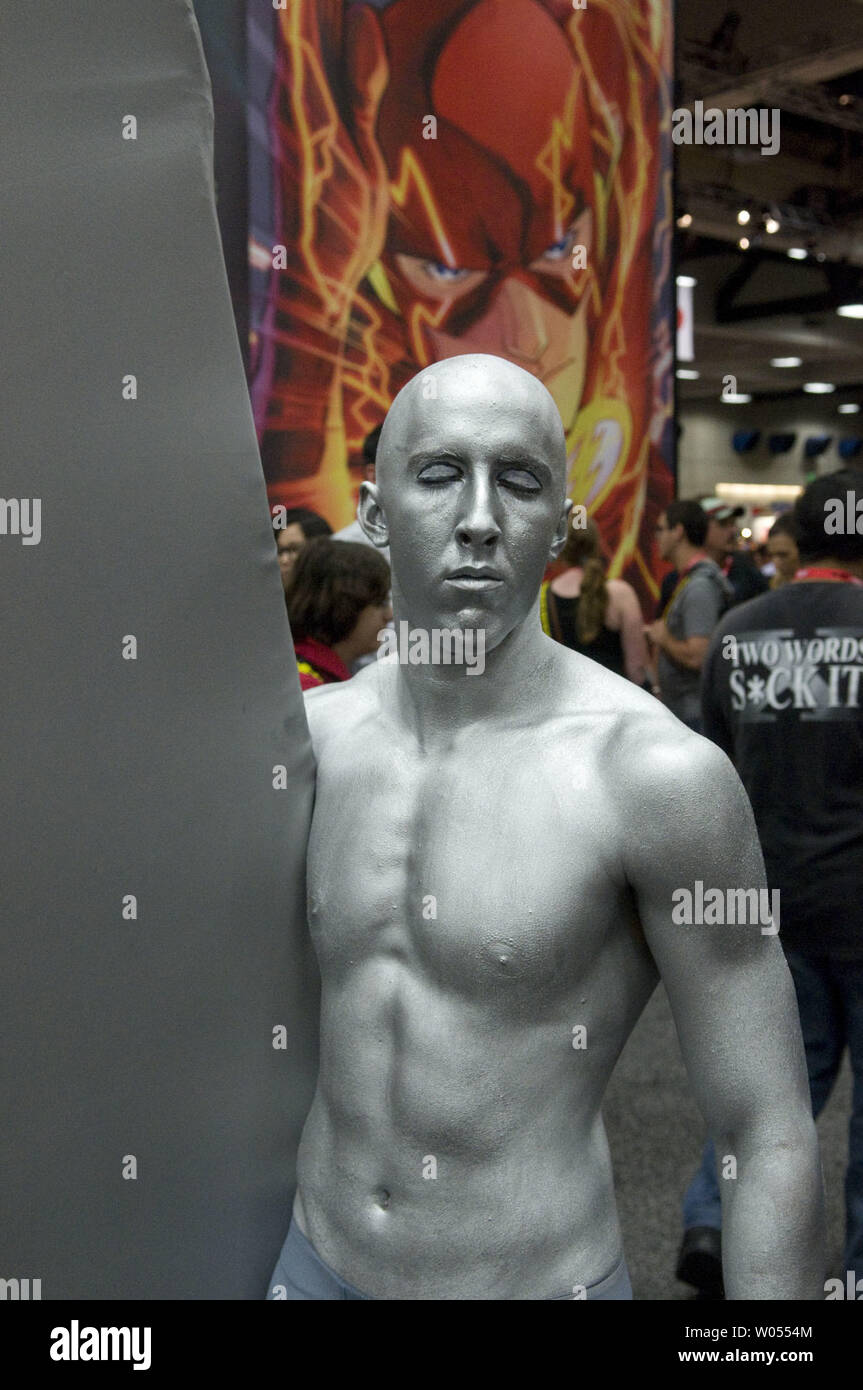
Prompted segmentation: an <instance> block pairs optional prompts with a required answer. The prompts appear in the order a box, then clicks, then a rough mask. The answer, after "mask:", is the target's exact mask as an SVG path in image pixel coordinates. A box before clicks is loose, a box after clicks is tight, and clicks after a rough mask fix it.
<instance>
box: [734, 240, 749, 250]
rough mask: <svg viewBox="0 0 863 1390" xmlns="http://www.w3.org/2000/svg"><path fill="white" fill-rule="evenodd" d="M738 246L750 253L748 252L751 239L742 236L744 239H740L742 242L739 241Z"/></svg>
mask: <svg viewBox="0 0 863 1390" xmlns="http://www.w3.org/2000/svg"><path fill="white" fill-rule="evenodd" d="M737 245H738V246H739V247H740V249H741V251H748V250H749V237H748V236H742V237H741V238H740V240H739V241H738V243H737Z"/></svg>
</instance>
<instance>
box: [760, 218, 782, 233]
mask: <svg viewBox="0 0 863 1390" xmlns="http://www.w3.org/2000/svg"><path fill="white" fill-rule="evenodd" d="M764 230H765V232H766V233H767V235H768V236H773V233H774V232H778V231H779V223H778V222H777V221H776V218H775V217H765V219H764Z"/></svg>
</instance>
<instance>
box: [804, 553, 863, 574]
mask: <svg viewBox="0 0 863 1390" xmlns="http://www.w3.org/2000/svg"><path fill="white" fill-rule="evenodd" d="M800 569H802V570H816V569H817V570H838V571H839V572H840V573H844V574H853V575H854V578H855V579H863V560H837V559H836V557H835V555H823V556H821V557H820V559H818V560H801V561H800Z"/></svg>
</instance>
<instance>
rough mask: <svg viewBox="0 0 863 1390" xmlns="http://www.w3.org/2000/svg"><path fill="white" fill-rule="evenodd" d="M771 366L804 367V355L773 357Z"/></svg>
mask: <svg viewBox="0 0 863 1390" xmlns="http://www.w3.org/2000/svg"><path fill="white" fill-rule="evenodd" d="M770 365H771V367H802V366H803V358H802V357H771V359H770Z"/></svg>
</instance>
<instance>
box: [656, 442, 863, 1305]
mask: <svg viewBox="0 0 863 1390" xmlns="http://www.w3.org/2000/svg"><path fill="white" fill-rule="evenodd" d="M795 517H796V520H797V523H798V525H799V527H800V553H801V557H802V558H801V568H800V569H799V570H798V571H797V575H796V578H795V580H794V581H793V582H792V583H790V584H786V585H784V586H782V587H781V588H779V589H776V590H773V591H772V592H770V593H768V594H764V595H762V596H761V597H759V598H756V599H753V600H751V602H748V603H744V604H742V605H740V606H739V607H736V608H734V609H733V610H732V611H731V612H730V613H728V614H727V615H726V616H725V618H723V620H722V621H721V622H720V624H719V626H718V628H717V630H716V632H715V634H714V637H713V641H712V643H711V646H710V649H709V651H708V653H707V657H706V659H705V663H704V667H703V677H702V708H703V714H704V732H705V734H706V735H707V736H708V737H709V738H711V739H712V740H713V741H714V742H715V743H717V744H719V746H720V747H721V748H723V749H724V750H725V752H726V753H727V754H728V756H729V757H730V758H731V759H732V760H733V762H734V764H735V766H736V768H737V771H738V773H739V775H740V777H741V780H742V781H743V784H744V786H745V787H746V790H747V793H748V795H749V799H750V801H751V802H752V808H753V810H754V812H755V819H756V822H757V825H758V833H759V838H760V840H761V847H762V850H763V852H764V861H765V865H766V868H767V879H768V883H769V885H770V888H771V889H772V890H775V889H778V890H779V895H780V897H779V905H780V917H781V920H780V923H779V939H780V941H781V942H782V944H783V946H784V948H785V954H786V959H787V961H788V965H789V967H790V969H791V973H792V975H793V977H794V984H795V987H796V990H797V1001H798V1006H799V1009H800V1021H801V1025H802V1030H803V1039H804V1043H805V1046H806V1058H807V1065H808V1069H809V1084H810V1090H811V1093H812V1103H813V1108H814V1111H815V1114H816V1115H817V1114H818V1112H819V1111H820V1110H821V1108H822V1107H823V1106H824V1104H825V1102H826V1101H827V1098H828V1096H829V1094H830V1091H831V1089H832V1087H833V1083H834V1081H835V1079H836V1076H837V1074H838V1071H839V1067H840V1063H841V1060H842V1057H843V1054H844V1051H845V1048H846V1046H847V1047H848V1049H849V1053H850V1058H851V1065H852V1068H853V1072H854V1099H853V1110H852V1116H851V1126H850V1145H849V1160H848V1171H847V1175H846V1183H845V1197H846V1242H845V1271H846V1274H847V1271H852V1272H853V1275H854V1278H855V1280H856V1279H860V1278H861V1277H863V582H861V581H863V472H857V471H855V470H851V469H846V470H843V471H842V472H839V473H834V474H831V475H827V476H825V477H822V478H818V479H817V480H816V481H815V482H814V483H812V484H811V485H810V486H809V487H808V488H807V489H806V491H805V493H804V494H803V496H802V497H801V498H800V499H799V501H798V504H797V507H796V509H795ZM720 1224H721V1220H720V1205H719V1183H718V1181H717V1176H716V1161H715V1156H714V1154H713V1149H712V1145H709V1146H708V1149H707V1150H705V1154H704V1159H703V1162H702V1166H701V1169H700V1170H699V1173H698V1174H697V1175H696V1177H695V1179H694V1180H693V1183H692V1184H691V1186H690V1189H689V1191H688V1192H687V1195H686V1199H685V1202H684V1225H685V1227H686V1232H685V1236H684V1244H683V1247H682V1249H681V1255H680V1261H679V1264H678V1276H679V1277H681V1278H683V1279H684V1280H685V1281H686V1282H688V1283H694V1284H695V1285H696V1287H701V1288H704V1289H708V1290H709V1289H711V1288H712V1290H713V1291H714V1292H716V1291H717V1288H718V1286H719V1285H718V1268H717V1266H716V1264H715V1257H716V1256H718V1247H719V1243H718V1232H719V1228H720ZM711 1232H712V1234H713V1238H714V1239H713V1249H712V1256H713V1259H714V1263H713V1266H712V1268H711V1238H710V1237H711Z"/></svg>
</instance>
